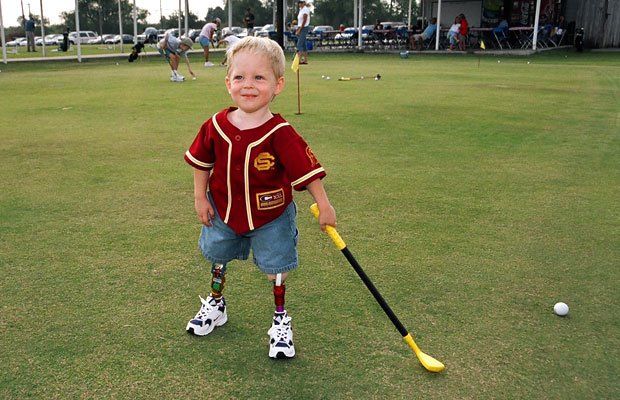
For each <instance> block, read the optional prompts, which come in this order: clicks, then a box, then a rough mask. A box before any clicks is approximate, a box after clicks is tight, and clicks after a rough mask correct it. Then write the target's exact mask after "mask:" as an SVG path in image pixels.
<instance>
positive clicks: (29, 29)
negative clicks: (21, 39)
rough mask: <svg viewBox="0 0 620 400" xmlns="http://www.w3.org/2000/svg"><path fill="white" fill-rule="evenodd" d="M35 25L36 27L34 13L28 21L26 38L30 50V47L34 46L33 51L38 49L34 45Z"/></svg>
mask: <svg viewBox="0 0 620 400" xmlns="http://www.w3.org/2000/svg"><path fill="white" fill-rule="evenodd" d="M34 27H35V23H34V18H32V14H31V15H30V19H29V20H28V21H26V27H25V29H26V40H27V44H28V50H27V51H30V48H31V47H32V51H37V49H35V47H34Z"/></svg>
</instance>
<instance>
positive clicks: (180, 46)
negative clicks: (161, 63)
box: [157, 33, 196, 82]
mask: <svg viewBox="0 0 620 400" xmlns="http://www.w3.org/2000/svg"><path fill="white" fill-rule="evenodd" d="M193 45H194V42H193V41H192V39H190V38H186V37H185V38H182V39H177V38H176V37H175V36H174V35H170V33H166V36H164V38H163V39H162V40H161V41H160V42H159V43H158V44H157V51H159V54H161V55H162V56H164V57H166V61H168V64H170V69H171V70H172V72H171V76H170V81H171V82H183V81H184V80H185V77H184V76H183V75H181V74H179V71H178V69H179V60H180V59H181V57H183V58H185V63H186V64H187V70H188V71H189V73H190V74H191V75H192V77H194V79H196V75H194V71H192V67H191V65H190V64H189V59H188V58H187V51H188V50H190V49H191V48H192V46H193Z"/></svg>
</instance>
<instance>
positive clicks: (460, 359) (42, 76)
mask: <svg viewBox="0 0 620 400" xmlns="http://www.w3.org/2000/svg"><path fill="white" fill-rule="evenodd" d="M217 57H220V55H217V56H216V58H215V61H216V62H217V61H219V59H218V58H217ZM192 60H193V64H194V65H193V66H194V69H195V70H197V71H198V73H199V79H198V80H197V81H195V82H194V81H189V82H185V83H183V84H172V83H170V82H168V80H167V79H168V70H167V67H166V65H165V64H164V63H163V62H162V61H160V60H155V59H151V60H150V61H144V62H141V63H134V64H128V63H126V62H123V63H121V65H119V66H117V65H116V62H115V61H110V60H102V61H89V62H85V63H83V64H81V65H79V64H77V63H75V62H66V63H44V64H36V63H26V64H19V65H17V64H9V65H6V66H5V65H3V66H1V67H0V69H1V70H2V72H1V73H0V88H1V89H2V96H1V97H0V157H1V158H0V159H1V160H2V168H1V169H0V181H1V182H2V183H1V185H2V186H1V191H0V237H1V240H0V277H1V278H0V293H1V296H2V309H1V312H0V338H1V339H0V361H1V364H2V368H1V369H0V397H1V398H16V399H21V398H27V397H32V398H94V397H96V398H101V397H105V398H170V399H176V398H182V397H186V398H189V397H205V398H214V397H216V396H217V397H220V398H239V399H248V398H276V399H277V398H282V399H323V398H325V399H327V398H329V399H358V398H377V399H379V398H394V399H411V398H446V399H457V398H458V399H532V398H545V399H567V398H571V399H602V398H610V399H611V398H618V397H620V389H619V380H618V376H619V375H620V368H619V362H618V360H619V359H620V352H619V350H618V349H619V348H620V340H619V337H620V335H619V333H620V329H619V321H620V318H619V317H620V315H619V313H618V307H619V305H620V304H619V301H618V300H619V296H618V287H619V279H618V261H619V259H620V258H619V255H620V254H619V253H620V251H619V250H620V249H619V244H618V243H619V241H618V228H619V223H618V215H619V211H620V210H619V207H618V199H619V198H620V190H619V182H620V171H619V165H620V146H619V140H618V139H619V135H618V133H619V132H620V129H619V116H620V102H619V98H618V93H620V91H619V90H620V56H619V55H618V54H598V55H597V54H575V53H573V52H557V53H553V54H542V55H537V56H533V57H529V58H516V57H515V58H510V57H504V58H499V60H501V63H498V62H497V60H498V58H497V57H490V56H489V57H482V59H481V62H480V67H479V68H478V66H477V65H478V58H477V57H473V56H452V57H450V56H444V57H441V56H412V57H410V58H409V59H407V60H402V59H400V58H399V57H398V55H353V54H348V55H328V54H324V55H313V56H312V57H311V59H310V65H309V66H307V67H305V68H303V70H302V80H301V87H302V111H303V113H304V114H303V115H295V112H296V109H297V99H296V89H295V86H296V85H295V80H294V76H293V74H292V72H291V71H290V69H289V68H287V79H288V85H289V86H288V87H287V89H286V90H285V92H284V93H283V94H282V95H280V96H279V97H278V98H277V99H276V100H275V102H274V104H273V107H272V110H273V111H275V112H279V113H281V114H282V115H283V116H284V117H285V118H287V119H288V120H289V121H290V122H291V123H292V124H293V126H295V127H296V128H297V130H298V131H299V132H301V133H302V134H303V135H304V137H305V138H306V139H307V141H308V142H309V143H310V144H311V145H312V147H313V150H314V152H315V153H316V154H317V156H318V158H319V160H320V161H321V162H322V164H323V165H324V166H325V167H326V169H327V171H328V176H327V178H326V180H325V184H326V188H327V190H328V193H329V195H330V197H331V200H332V202H333V204H334V206H335V207H336V210H337V212H338V221H339V231H340V233H341V234H342V236H343V237H344V239H345V241H346V242H347V243H348V245H349V247H350V249H351V251H352V252H353V254H355V255H356V257H357V259H358V261H359V262H360V263H361V265H362V266H363V267H364V268H365V270H366V272H367V274H368V275H369V276H370V277H371V279H372V280H373V281H374V283H375V284H376V286H377V287H378V288H379V290H380V291H381V292H382V294H383V296H384V297H385V298H386V300H387V301H388V303H390V305H391V306H392V308H393V309H394V311H395V312H396V314H397V315H398V316H399V318H400V319H401V321H402V322H403V324H404V325H405V326H406V327H408V328H409V329H410V330H411V331H412V332H413V333H414V337H415V338H416V342H417V343H418V344H419V345H420V347H421V348H422V350H424V351H425V352H427V353H429V354H431V355H432V356H434V357H436V358H438V359H439V360H441V361H443V362H444V363H445V364H446V366H447V369H446V371H445V372H443V373H441V374H431V373H428V372H425V371H424V370H423V368H422V367H421V366H420V365H419V364H418V362H417V360H416V358H415V356H414V355H413V353H412V352H411V351H410V350H409V349H408V347H407V346H406V345H405V343H404V342H402V341H401V339H400V337H399V335H398V333H397V332H396V330H395V329H394V328H393V326H392V325H391V323H390V322H389V320H388V319H387V318H386V317H385V315H384V314H383V313H382V311H381V310H380V308H379V307H378V306H377V305H376V303H375V302H374V300H373V299H372V297H371V296H370V294H369V293H368V292H367V290H366V289H365V288H364V287H363V285H362V283H361V281H360V280H359V279H358V278H357V276H356V275H355V273H354V272H353V270H352V269H351V268H350V267H349V266H348V264H347V263H346V260H345V259H344V257H342V255H341V254H340V253H339V252H338V251H337V250H336V249H335V248H334V247H333V245H332V244H331V242H330V240H329V239H328V238H327V236H325V235H324V234H322V233H321V232H320V231H319V229H318V227H317V226H316V224H315V222H314V221H313V218H312V216H311V215H310V213H309V212H308V211H307V210H308V206H309V204H310V197H309V195H307V194H306V193H301V194H298V196H297V201H298V205H299V210H300V211H299V215H298V224H299V229H300V245H299V253H300V259H301V267H300V268H299V269H298V270H297V271H296V272H295V273H293V274H292V275H291V277H290V278H289V281H288V285H287V286H288V294H287V308H288V309H289V311H290V312H291V314H292V316H293V322H294V327H295V338H296V347H297V349H298V357H297V358H296V359H294V360H291V361H288V362H274V361H272V360H269V359H268V358H267V336H266V331H267V329H268V327H269V318H270V314H271V312H272V308H273V305H272V304H273V300H272V295H271V293H270V287H269V285H268V284H267V283H266V281H265V279H264V277H263V276H261V274H260V273H259V272H258V270H257V269H256V268H255V267H254V266H253V265H251V263H250V262H244V263H241V262H234V263H232V264H231V265H230V268H229V273H228V279H227V282H228V284H227V287H226V296H227V300H228V303H229V316H230V318H229V323H228V324H227V325H225V326H224V327H223V328H220V329H218V330H216V331H215V332H214V333H213V334H212V335H211V336H209V337H206V338H200V339H198V338H194V337H191V336H189V335H187V334H185V332H184V327H185V324H186V322H187V319H188V318H190V317H192V316H193V315H194V313H195V312H196V311H197V307H198V305H199V303H198V294H199V293H200V294H203V295H204V294H206V291H207V284H208V279H209V274H208V268H205V263H204V262H203V261H202V260H201V257H200V256H199V255H198V253H197V251H196V241H197V238H198V233H199V224H198V222H197V219H196V217H195V215H194V211H193V198H192V177H191V169H190V168H189V167H188V166H187V165H186V164H185V163H184V162H183V158H182V157H183V152H184V151H185V149H186V148H187V147H188V146H189V144H190V143H191V141H192V140H193V138H194V135H195V133H196V132H197V130H198V127H199V126H200V124H201V122H202V121H203V120H204V119H206V118H208V117H209V116H211V115H212V114H213V113H215V112H216V111H218V110H220V109H222V108H223V107H226V106H227V105H229V103H230V100H229V97H228V95H227V93H226V90H225V87H224V85H223V78H224V70H223V69H221V68H212V69H208V70H205V69H202V68H201V62H200V58H199V57H197V56H195V57H194V58H193V59H192ZM527 61H531V64H527ZM181 71H182V72H183V71H184V68H183V67H182V68H181ZM376 73H381V75H382V76H383V79H382V80H381V81H378V82H377V81H373V80H364V81H351V82H338V81H336V78H337V77H340V76H356V75H360V74H361V75H371V74H376ZM321 75H329V76H331V78H332V79H331V80H330V81H327V80H323V79H321ZM557 301H564V302H566V303H568V304H569V306H570V307H571V312H570V314H569V316H568V317H566V318H559V317H556V316H554V315H553V314H552V307H553V304H554V303H555V302H557Z"/></svg>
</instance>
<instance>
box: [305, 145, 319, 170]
mask: <svg viewBox="0 0 620 400" xmlns="http://www.w3.org/2000/svg"><path fill="white" fill-rule="evenodd" d="M306 155H307V156H308V159H309V160H310V164H311V165H312V166H313V167H315V166H316V165H317V164H318V163H319V161H318V160H317V159H316V156H315V155H314V153H313V152H312V150H311V149H310V146H308V147H306Z"/></svg>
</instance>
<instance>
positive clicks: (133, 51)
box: [127, 43, 144, 62]
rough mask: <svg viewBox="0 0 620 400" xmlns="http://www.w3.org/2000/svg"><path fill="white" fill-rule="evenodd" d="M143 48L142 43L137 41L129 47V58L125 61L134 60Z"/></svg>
mask: <svg viewBox="0 0 620 400" xmlns="http://www.w3.org/2000/svg"><path fill="white" fill-rule="evenodd" d="M142 49H144V43H137V44H136V45H135V46H133V47H132V48H131V54H130V55H129V59H128V60H127V61H129V62H134V61H136V60H137V59H138V54H140V53H141V52H142Z"/></svg>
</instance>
